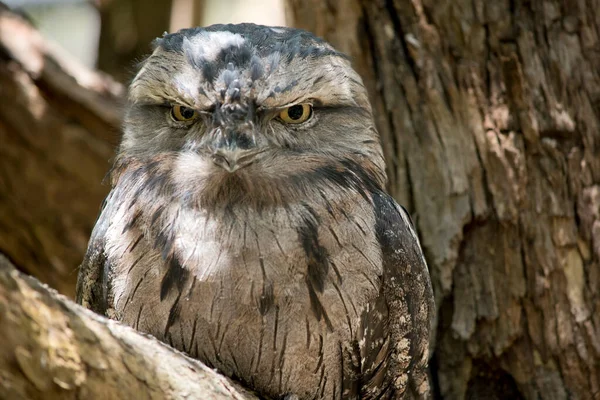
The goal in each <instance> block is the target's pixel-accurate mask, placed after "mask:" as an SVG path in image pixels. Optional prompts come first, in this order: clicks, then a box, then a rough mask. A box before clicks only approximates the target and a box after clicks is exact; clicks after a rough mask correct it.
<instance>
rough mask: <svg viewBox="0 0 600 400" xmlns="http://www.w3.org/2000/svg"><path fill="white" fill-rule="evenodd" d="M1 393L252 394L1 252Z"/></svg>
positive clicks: (47, 398)
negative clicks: (77, 300) (27, 272)
mask: <svg viewBox="0 0 600 400" xmlns="http://www.w3.org/2000/svg"><path fill="white" fill-rule="evenodd" d="M0 316H1V318H0V321H2V322H1V323H0V337H2V347H3V348H2V351H0V398H2V399H12V400H18V399H44V400H53V399H111V400H117V399H123V400H129V399H184V398H185V399H190V400H192V399H197V400H209V399H214V400H217V399H238V400H257V398H256V397H255V396H254V395H252V394H251V393H249V392H247V391H245V390H244V389H242V388H240V387H239V386H238V385H237V384H235V383H233V382H231V381H230V380H228V379H227V378H225V377H223V376H220V375H218V374H217V373H216V372H215V371H213V370H212V369H210V368H208V367H206V366H204V365H203V364H202V363H200V362H198V361H195V360H192V359H190V358H188V357H186V356H184V355H183V354H181V353H179V352H177V351H175V350H173V349H172V348H170V347H169V346H167V345H164V344H162V343H160V342H158V341H157V340H156V339H154V338H153V337H151V336H148V335H142V334H140V333H138V332H136V331H135V330H133V329H131V328H129V327H125V326H123V325H121V324H119V323H117V322H115V321H109V320H107V319H105V318H103V317H100V316H99V315H96V314H94V313H92V312H91V311H89V310H86V309H84V308H83V307H80V306H78V305H76V304H74V303H73V302H71V301H69V300H68V299H66V298H65V297H63V296H60V295H58V294H57V293H56V292H54V291H52V290H49V289H48V288H47V287H44V286H42V285H40V283H39V282H38V281H36V280H35V279H33V278H29V277H25V276H23V275H21V274H20V273H18V272H17V271H16V270H15V269H14V268H13V267H12V266H11V265H10V264H9V262H8V260H6V259H5V258H4V257H3V256H1V255H0Z"/></svg>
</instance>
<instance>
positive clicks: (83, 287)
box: [76, 192, 113, 315]
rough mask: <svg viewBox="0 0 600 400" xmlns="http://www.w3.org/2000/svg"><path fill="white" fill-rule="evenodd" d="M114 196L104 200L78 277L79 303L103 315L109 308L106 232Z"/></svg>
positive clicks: (77, 298)
mask: <svg viewBox="0 0 600 400" xmlns="http://www.w3.org/2000/svg"><path fill="white" fill-rule="evenodd" d="M112 195H113V192H111V193H110V194H109V195H108V197H107V198H106V200H104V204H103V205H102V210H101V211H100V215H99V216H98V220H97V221H96V225H95V226H94V230H93V231H92V235H91V237H90V241H89V243H88V248H87V252H86V254H85V257H84V259H83V262H82V263H81V265H80V266H79V274H78V276H77V290H76V301H77V303H78V304H81V305H83V306H84V307H86V308H89V309H90V310H92V311H94V312H96V313H98V314H102V315H104V314H105V312H106V310H107V307H108V299H107V291H106V288H107V287H108V286H107V284H108V275H109V274H108V273H109V265H108V258H107V256H106V253H105V244H106V230H107V228H108V225H109V223H110V219H111V215H112V213H113V207H112V205H111V202H110V199H111V197H112Z"/></svg>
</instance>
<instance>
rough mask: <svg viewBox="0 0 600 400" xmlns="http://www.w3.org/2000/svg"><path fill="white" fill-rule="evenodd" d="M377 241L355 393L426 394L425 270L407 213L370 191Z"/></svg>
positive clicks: (428, 308)
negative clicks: (378, 271)
mask: <svg viewBox="0 0 600 400" xmlns="http://www.w3.org/2000/svg"><path fill="white" fill-rule="evenodd" d="M373 205H374V208H375V216H376V234H377V239H378V241H379V245H380V246H381V254H382V262H383V276H382V286H381V294H380V296H379V297H378V299H377V301H376V302H375V304H373V305H372V306H371V307H369V308H368V309H367V310H365V312H364V313H363V316H362V321H361V323H362V329H361V330H360V332H361V335H364V336H362V337H359V338H357V339H358V343H359V346H358V351H359V352H360V360H361V362H360V370H361V381H362V385H361V386H362V388H361V398H365V399H368V398H423V397H427V396H428V392H429V384H428V379H427V364H428V358H429V339H430V333H431V331H432V322H433V315H434V312H435V307H434V302H433V291H432V288H431V281H430V277H429V271H428V268H427V264H426V262H425V258H424V257H423V253H422V251H421V246H420V244H419V239H418V237H417V234H416V232H415V229H414V227H413V225H412V222H411V220H410V216H409V215H408V213H407V212H406V210H404V208H403V207H401V206H399V205H398V204H397V203H396V202H395V201H394V199H392V198H391V197H390V196H389V195H387V194H385V193H382V192H377V193H374V194H373Z"/></svg>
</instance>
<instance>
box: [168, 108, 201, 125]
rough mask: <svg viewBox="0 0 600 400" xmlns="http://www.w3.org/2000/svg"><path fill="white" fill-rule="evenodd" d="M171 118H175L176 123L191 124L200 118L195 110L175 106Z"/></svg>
mask: <svg viewBox="0 0 600 400" xmlns="http://www.w3.org/2000/svg"><path fill="white" fill-rule="evenodd" d="M171 117H173V119H174V120H175V121H180V122H191V121H193V120H195V119H196V118H198V112H197V111H196V110H194V109H193V108H189V107H185V106H180V105H174V106H173V107H171Z"/></svg>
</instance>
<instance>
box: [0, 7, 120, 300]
mask: <svg viewBox="0 0 600 400" xmlns="http://www.w3.org/2000/svg"><path fill="white" fill-rule="evenodd" d="M121 93H122V87H121V86H120V85H118V84H116V83H115V82H113V81H112V80H110V79H108V78H107V77H105V76H102V75H99V74H97V73H94V72H92V71H89V70H87V69H86V68H84V67H83V66H80V65H79V64H78V63H77V62H76V61H75V60H73V59H70V58H69V57H68V56H66V55H64V54H63V53H62V52H61V51H60V50H59V49H57V48H54V47H53V46H51V45H50V44H49V43H47V42H45V41H44V40H43V39H42V37H41V36H40V35H39V33H38V32H36V31H35V30H34V29H33V28H32V27H31V26H30V25H29V24H27V23H25V21H23V19H22V18H19V17H17V16H15V15H14V14H12V13H10V12H9V11H7V10H6V8H5V7H4V6H3V5H1V4H0V253H3V254H5V255H6V256H7V257H9V258H10V259H11V260H12V261H13V262H14V264H15V265H17V266H18V267H19V268H20V269H21V270H23V271H26V272H27V273H29V274H32V275H34V276H36V277H38V278H39V279H41V280H42V281H44V282H46V283H48V284H49V285H50V286H52V287H53V288H56V289H58V290H59V291H60V292H62V293H64V294H67V295H69V296H73V295H74V292H75V281H76V279H77V266H78V265H79V263H80V262H81V260H82V258H83V254H84V252H85V249H86V245H87V241H88V238H89V235H90V231H91V229H92V227H93V224H94V220H95V218H96V215H97V214H98V211H99V208H100V204H101V202H102V199H103V198H104V196H105V195H106V193H107V192H108V187H107V186H102V185H101V182H102V179H103V177H104V175H105V174H106V172H107V170H108V168H109V166H110V164H109V160H110V158H111V157H112V154H113V149H114V147H115V146H116V144H117V143H118V138H119V125H120V120H121V115H120V108H119V96H120V94H121Z"/></svg>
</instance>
